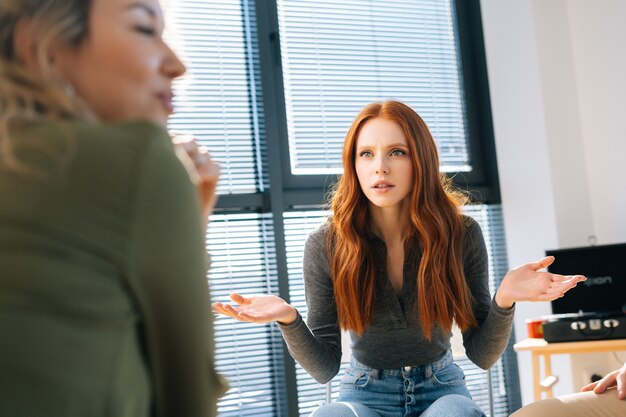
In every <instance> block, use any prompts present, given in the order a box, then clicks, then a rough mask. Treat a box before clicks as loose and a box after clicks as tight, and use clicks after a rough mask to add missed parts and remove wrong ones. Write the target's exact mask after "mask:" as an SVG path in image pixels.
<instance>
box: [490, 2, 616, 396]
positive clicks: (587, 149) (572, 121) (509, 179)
mask: <svg viewBox="0 0 626 417" xmlns="http://www.w3.org/2000/svg"><path fill="white" fill-rule="evenodd" d="M481 7H482V13H483V30H484V35H485V49H486V54H487V68H488V76H489V84H490V91H491V100H492V103H491V104H492V109H493V122H494V130H495V137H496V152H497V157H498V169H499V173H500V186H501V192H502V205H503V210H504V217H505V219H504V220H505V229H506V234H507V246H508V255H509V263H510V265H511V266H514V265H518V264H521V263H525V262H528V261H531V260H535V259H538V258H540V257H541V256H543V253H544V251H545V250H546V249H555V248H562V247H571V246H583V245H586V244H587V243H588V238H589V236H591V235H594V236H596V237H597V243H598V244H604V243H615V242H626V220H624V219H623V215H624V214H625V213H626V193H624V192H622V190H623V189H624V186H623V185H621V184H620V183H621V182H622V181H623V180H625V179H626V163H624V162H623V159H624V157H625V156H626V133H624V132H626V126H624V124H625V123H626V47H625V43H626V42H625V41H626V25H624V24H623V22H624V21H626V1H622V0H594V1H588V0H505V1H503V0H481ZM549 313H550V306H549V304H548V303H533V304H530V303H521V304H519V305H518V306H517V314H516V319H515V325H516V338H517V340H522V339H524V338H526V336H527V334H526V328H525V324H524V320H525V319H527V318H536V317H539V316H542V315H544V314H549ZM621 357H622V359H624V360H626V355H625V354H623V353H622V355H621ZM572 358H573V360H572V362H573V364H571V363H570V357H569V356H567V355H559V356H555V357H553V373H554V374H557V375H558V376H559V377H560V379H561V382H559V383H558V384H557V385H556V386H555V394H557V395H560V394H566V393H569V392H573V391H575V390H577V389H578V388H579V386H580V384H581V383H582V376H581V375H582V373H581V370H582V369H583V368H588V367H590V366H592V367H599V368H602V370H603V371H608V369H609V368H612V367H613V368H614V367H617V366H618V363H617V362H616V361H615V360H614V359H613V357H612V355H610V354H595V355H584V357H583V355H575V356H572ZM518 359H519V364H520V384H521V388H522V400H523V402H524V403H528V402H530V401H532V374H531V366H530V354H528V353H522V354H519V356H518ZM582 361H585V363H586V365H582ZM572 365H573V366H572Z"/></svg>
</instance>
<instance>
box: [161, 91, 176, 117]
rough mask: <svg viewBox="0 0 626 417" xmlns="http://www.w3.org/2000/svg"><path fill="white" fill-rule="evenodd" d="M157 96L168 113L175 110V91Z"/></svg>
mask: <svg viewBox="0 0 626 417" xmlns="http://www.w3.org/2000/svg"><path fill="white" fill-rule="evenodd" d="M157 98H158V99H159V101H161V103H162V104H163V107H165V110H167V112H168V113H170V114H171V113H173V112H174V93H173V92H171V91H168V92H164V93H159V94H157Z"/></svg>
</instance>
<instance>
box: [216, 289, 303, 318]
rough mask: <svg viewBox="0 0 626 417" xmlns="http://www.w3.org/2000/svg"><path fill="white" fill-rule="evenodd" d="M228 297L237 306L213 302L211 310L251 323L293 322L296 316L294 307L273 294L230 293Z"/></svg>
mask: <svg viewBox="0 0 626 417" xmlns="http://www.w3.org/2000/svg"><path fill="white" fill-rule="evenodd" d="M230 299H231V300H233V302H235V303H236V304H239V306H237V307H234V306H232V305H230V304H228V303H213V311H215V312H216V313H220V314H223V315H225V316H229V317H232V318H234V319H236V320H239V321H247V322H251V323H267V322H270V321H279V322H282V323H287V324H288V323H293V321H294V320H295V319H296V317H297V314H298V313H297V312H296V309H295V308H293V307H292V306H291V305H289V304H288V303H287V302H286V301H285V300H283V299H282V298H280V297H277V296H275V295H255V296H250V297H244V296H243V295H241V294H234V293H233V294H231V295H230Z"/></svg>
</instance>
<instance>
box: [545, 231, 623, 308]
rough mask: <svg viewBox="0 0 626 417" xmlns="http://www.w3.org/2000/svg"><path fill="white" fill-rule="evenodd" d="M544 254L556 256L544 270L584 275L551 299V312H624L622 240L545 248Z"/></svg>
mask: <svg viewBox="0 0 626 417" xmlns="http://www.w3.org/2000/svg"><path fill="white" fill-rule="evenodd" d="M546 255H552V256H554V257H555V258H556V260H555V261H554V263H553V264H552V265H550V266H549V267H548V271H550V272H554V273H557V274H563V275H576V274H581V275H585V276H586V277H587V281H585V282H581V283H579V284H578V285H577V286H576V288H574V289H572V290H570V291H568V292H567V293H566V294H565V296H564V297H563V298H559V299H556V300H554V301H552V312H553V313H554V314H565V313H578V312H579V311H583V312H585V313H595V312H611V313H612V312H620V311H625V310H624V309H625V307H626V243H624V244H618V245H601V246H587V247H582V248H571V249H559V250H548V251H546Z"/></svg>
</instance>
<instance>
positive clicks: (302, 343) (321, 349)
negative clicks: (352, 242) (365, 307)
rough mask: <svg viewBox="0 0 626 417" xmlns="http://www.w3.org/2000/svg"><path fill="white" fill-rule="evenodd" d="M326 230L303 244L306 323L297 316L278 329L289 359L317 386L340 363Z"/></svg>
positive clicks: (312, 235) (335, 372)
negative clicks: (303, 370) (294, 319)
mask: <svg viewBox="0 0 626 417" xmlns="http://www.w3.org/2000/svg"><path fill="white" fill-rule="evenodd" d="M327 228H328V225H327V224H324V225H323V226H321V227H320V228H318V229H317V230H316V231H314V232H313V233H312V234H311V235H310V236H309V238H308V239H307V241H306V243H305V245H304V260H303V275H304V287H305V288H304V289H305V295H306V304H307V310H308V311H307V322H306V323H305V322H304V320H302V317H301V316H300V314H298V317H297V318H296V321H295V322H293V323H291V324H288V325H283V324H279V326H278V327H279V329H280V331H281V332H282V334H283V338H284V339H285V342H286V343H287V347H288V348H289V352H290V353H291V356H293V358H294V359H295V360H296V361H297V362H298V363H299V364H300V366H302V367H303V368H304V369H305V370H306V371H307V372H308V373H309V374H310V375H311V376H312V377H313V378H314V379H315V380H316V381H317V382H319V383H321V384H324V383H326V382H328V381H330V380H331V379H332V378H333V377H334V376H335V375H337V373H338V372H339V366H340V362H341V332H340V330H339V325H338V323H337V307H336V305H335V297H334V293H333V283H332V278H331V271H330V262H329V260H328V250H327V247H326V230H327Z"/></svg>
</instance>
